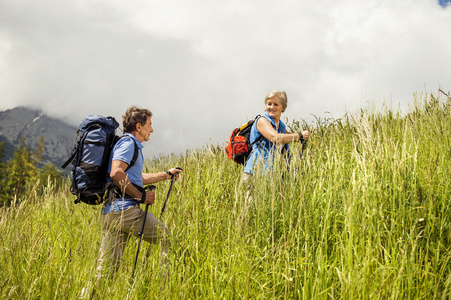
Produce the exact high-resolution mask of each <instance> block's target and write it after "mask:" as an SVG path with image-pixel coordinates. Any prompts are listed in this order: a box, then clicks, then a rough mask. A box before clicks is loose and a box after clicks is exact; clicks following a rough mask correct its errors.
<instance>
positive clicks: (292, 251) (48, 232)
mask: <svg viewBox="0 0 451 300" xmlns="http://www.w3.org/2000/svg"><path fill="white" fill-rule="evenodd" d="M450 112H451V110H450V106H449V103H446V102H445V101H440V100H439V99H437V97H436V96H434V95H432V94H430V95H426V94H425V95H423V96H422V98H420V96H416V98H415V99H414V101H413V104H412V108H411V110H410V112H409V113H407V114H406V115H400V114H398V113H395V112H393V111H392V110H390V109H384V110H383V111H381V112H377V111H375V110H370V109H367V110H361V111H359V112H358V113H354V114H347V115H345V116H344V117H343V118H341V119H317V120H316V122H314V123H313V124H305V123H303V121H297V120H295V121H293V122H292V123H291V124H290V126H291V127H293V128H298V127H299V126H301V125H302V126H303V127H308V128H309V130H310V131H311V132H312V134H311V139H310V142H309V146H308V148H307V149H306V151H305V152H304V153H303V156H302V158H301V157H300V148H299V145H293V147H292V148H291V157H292V158H291V164H290V170H289V171H288V172H284V171H283V168H278V167H276V168H275V169H274V170H273V171H272V172H269V173H268V174H266V175H265V176H263V175H260V174H257V175H256V176H254V178H252V180H251V182H250V183H248V184H245V183H243V182H242V181H241V174H242V170H243V169H242V167H239V166H237V165H236V164H234V163H233V162H232V161H230V160H229V159H228V158H227V157H226V155H225V152H224V149H223V147H222V146H214V145H208V146H205V147H204V148H202V149H199V150H196V151H193V152H187V153H185V154H183V155H169V156H162V157H160V158H158V159H154V160H152V161H150V162H149V163H148V164H147V165H146V170H147V171H150V172H154V171H162V170H166V169H167V168H168V167H169V166H171V167H172V166H180V167H182V168H183V169H184V173H183V176H181V178H180V180H179V181H177V182H176V183H175V184H174V187H173V190H172V194H171V197H170V198H169V203H168V206H167V209H166V211H165V214H164V215H163V220H164V222H166V223H167V224H168V226H169V228H170V230H171V242H172V250H171V253H170V258H169V260H170V264H171V270H170V277H169V279H168V281H167V283H166V286H165V288H164V289H162V288H161V286H162V278H161V277H160V276H159V265H158V264H159V246H158V245H153V246H152V247H151V250H150V257H149V259H148V260H147V262H146V264H145V265H144V266H143V265H142V264H138V269H137V272H136V274H135V277H134V279H133V280H132V279H131V270H132V268H133V261H134V256H135V254H136V249H137V239H134V238H133V239H131V240H130V241H129V244H128V246H127V249H126V252H125V254H124V258H123V261H122V265H121V268H120V269H119V271H118V273H117V274H116V276H115V277H113V278H103V279H102V280H101V282H100V284H99V285H98V291H97V293H96V294H95V295H94V298H98V299H125V298H127V297H128V298H129V299H145V298H151V299H152V298H158V299H160V298H165V299H174V298H181V299H268V298H269V299H406V298H407V299H447V298H449V296H450V295H451V293H450V291H449V288H450V284H451V264H450V258H451V248H450V247H451V244H450V241H451V232H450V229H449V228H450V225H451V220H450V218H451V207H450V199H451V197H450V196H451V181H450V172H451V126H450V125H451V115H450ZM276 165H277V166H278V165H279V163H276ZM168 188H169V183H168V182H165V183H161V184H158V192H157V199H158V200H159V201H158V203H157V204H156V205H155V206H154V207H152V211H153V212H154V214H155V215H157V216H159V214H160V210H161V205H162V202H163V200H164V199H165V197H166V193H167V191H168ZM248 193H249V194H248ZM245 199H246V200H249V202H250V205H248V202H247V201H246V200H245ZM99 213H100V207H90V206H87V205H82V204H78V205H74V204H73V197H72V195H71V194H70V192H69V188H68V185H66V186H65V187H64V188H63V189H60V190H56V189H53V188H52V186H50V187H49V188H48V189H47V190H46V193H45V194H44V195H42V196H41V195H30V196H29V197H27V198H24V199H17V200H16V202H15V204H14V205H12V206H11V207H10V208H2V210H1V211H0V231H1V248H0V266H1V267H0V297H1V298H2V299H61V298H64V299H75V298H78V297H79V295H80V292H81V290H82V288H83V287H85V286H86V285H87V284H89V283H91V284H92V283H93V282H95V267H96V262H97V257H98V250H99V246H100V238H101V232H100V223H99ZM143 245H145V247H141V252H140V256H139V257H140V261H144V257H145V252H146V251H147V244H146V243H143Z"/></svg>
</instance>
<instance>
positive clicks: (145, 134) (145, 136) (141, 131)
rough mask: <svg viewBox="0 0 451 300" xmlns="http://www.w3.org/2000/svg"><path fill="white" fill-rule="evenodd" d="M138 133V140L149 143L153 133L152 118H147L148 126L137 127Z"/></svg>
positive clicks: (139, 125) (140, 125)
mask: <svg viewBox="0 0 451 300" xmlns="http://www.w3.org/2000/svg"><path fill="white" fill-rule="evenodd" d="M137 131H138V136H137V138H138V140H139V141H140V142H141V143H142V142H147V141H148V140H149V137H150V134H151V133H153V128H152V119H151V118H150V117H147V122H146V124H144V125H143V124H138V125H137Z"/></svg>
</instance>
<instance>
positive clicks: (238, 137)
mask: <svg viewBox="0 0 451 300" xmlns="http://www.w3.org/2000/svg"><path fill="white" fill-rule="evenodd" d="M259 117H260V115H258V116H256V117H255V119H253V120H250V121H248V122H247V123H244V124H243V125H241V126H240V127H238V128H235V129H234V130H233V131H232V135H231V136H230V141H229V144H228V145H227V147H226V149H225V150H226V153H227V156H228V157H229V158H230V159H231V160H233V161H234V162H236V163H238V164H240V165H244V164H245V163H246V161H247V159H248V157H249V155H250V154H251V152H252V145H253V144H255V143H256V142H258V141H260V140H262V139H263V136H260V137H259V138H258V139H257V140H256V141H254V142H253V143H251V142H250V140H249V136H250V133H251V128H252V124H254V122H255V121H256V120H257V119H258V118H259Z"/></svg>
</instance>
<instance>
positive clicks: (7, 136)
mask: <svg viewBox="0 0 451 300" xmlns="http://www.w3.org/2000/svg"><path fill="white" fill-rule="evenodd" d="M76 131H77V127H75V126H72V125H69V124H67V123H65V122H64V121H61V120H58V119H54V118H51V117H48V116H46V115H45V114H43V113H42V112H41V111H39V110H33V109H29V108H25V107H16V108H13V109H9V110H6V111H2V112H0V142H2V141H4V142H5V150H6V157H7V159H9V158H11V157H12V156H13V153H14V150H15V149H16V148H17V147H18V146H19V144H20V141H21V140H22V139H23V138H25V140H24V144H25V145H26V146H29V147H30V148H31V149H34V148H35V147H36V144H37V143H38V142H39V140H40V138H41V136H43V137H44V142H45V151H44V160H45V161H49V162H51V163H53V164H54V165H55V166H56V167H58V168H60V167H61V165H62V164H63V163H64V162H65V161H66V160H67V159H68V158H69V156H70V153H71V150H72V147H73V146H74V142H75V138H76Z"/></svg>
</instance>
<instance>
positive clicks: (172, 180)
mask: <svg viewBox="0 0 451 300" xmlns="http://www.w3.org/2000/svg"><path fill="white" fill-rule="evenodd" d="M176 169H178V170H180V171H183V170H182V168H179V167H177V168H176ZM175 175H177V173H174V174H172V175H171V185H170V186H169V190H168V194H167V196H166V200H164V203H163V207H162V208H161V213H160V217H159V218H158V219H160V220H161V216H163V213H164V209H165V208H166V204H167V202H168V199H169V195H170V194H171V190H172V184H173V183H174V179H175ZM151 247H152V244H150V246H149V249H147V253H146V259H145V260H144V264H146V261H147V258H148V257H149V254H150V248H151Z"/></svg>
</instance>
